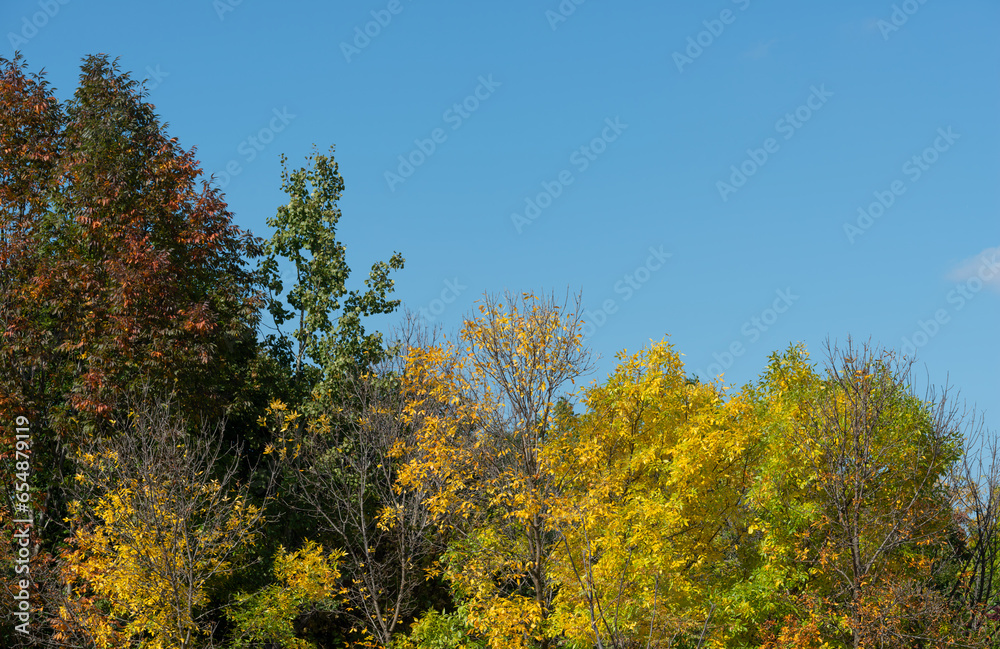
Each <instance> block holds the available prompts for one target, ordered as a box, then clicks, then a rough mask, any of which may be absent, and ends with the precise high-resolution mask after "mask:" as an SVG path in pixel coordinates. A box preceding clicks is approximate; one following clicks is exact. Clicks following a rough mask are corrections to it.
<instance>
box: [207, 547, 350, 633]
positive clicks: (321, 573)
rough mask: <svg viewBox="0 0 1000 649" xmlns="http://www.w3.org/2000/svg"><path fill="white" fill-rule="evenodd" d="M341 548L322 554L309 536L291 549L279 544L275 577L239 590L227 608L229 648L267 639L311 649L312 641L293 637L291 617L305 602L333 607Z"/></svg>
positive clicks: (315, 605) (293, 619)
mask: <svg viewBox="0 0 1000 649" xmlns="http://www.w3.org/2000/svg"><path fill="white" fill-rule="evenodd" d="M341 556H342V554H341V553H339V552H332V553H329V554H326V553H324V552H323V546H322V545H318V544H316V543H314V542H312V541H306V543H305V545H304V546H303V547H302V548H301V549H299V550H296V551H295V552H287V551H286V550H285V548H283V547H280V546H279V548H278V553H277V555H276V556H275V557H274V580H275V582H274V583H273V584H271V585H269V586H266V587H264V588H263V589H261V590H259V591H257V592H256V593H253V594H252V595H246V594H243V593H241V594H238V595H237V603H236V604H234V605H232V606H230V607H229V609H228V610H227V612H226V615H227V616H228V617H229V619H230V620H231V621H232V622H233V623H234V624H235V625H236V632H235V634H234V636H235V637H234V640H233V643H232V647H233V649H248V648H250V647H254V646H262V645H266V644H267V643H271V644H273V645H277V646H279V647H282V648H283V649H311V648H313V647H315V646H316V645H315V644H314V643H312V642H309V641H307V640H304V639H302V638H299V637H297V635H296V633H295V625H294V622H295V619H296V618H297V617H298V616H299V615H301V614H302V613H303V612H304V611H305V610H306V609H307V608H309V607H325V608H327V609H330V608H332V607H333V606H334V605H335V602H334V595H335V594H336V581H337V579H338V578H339V577H340V573H339V572H338V570H337V565H336V564H337V560H338V559H339V558H340V557H341Z"/></svg>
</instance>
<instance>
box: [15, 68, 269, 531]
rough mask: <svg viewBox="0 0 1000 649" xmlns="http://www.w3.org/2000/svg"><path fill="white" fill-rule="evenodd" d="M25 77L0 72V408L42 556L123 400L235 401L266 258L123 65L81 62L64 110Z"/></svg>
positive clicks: (218, 411)
mask: <svg viewBox="0 0 1000 649" xmlns="http://www.w3.org/2000/svg"><path fill="white" fill-rule="evenodd" d="M23 67H24V66H23V64H21V62H20V59H19V58H15V60H14V61H6V60H3V61H0V68H2V70H3V72H2V76H0V83H2V88H0V100H2V101H3V102H4V110H3V111H0V112H2V115H3V117H2V118H0V129H3V132H2V136H3V140H2V146H0V174H2V175H3V187H2V191H0V220H2V222H0V233H2V242H0V267H2V269H3V276H2V279H0V291H2V295H0V323H2V326H3V337H4V345H3V347H2V349H3V351H2V354H4V357H5V361H9V362H4V363H3V364H2V367H0V403H2V404H4V405H12V404H16V406H15V407H16V408H17V409H19V411H21V412H23V414H25V415H26V416H28V417H29V419H30V420H31V421H32V422H33V426H34V427H35V431H36V432H35V437H34V449H33V450H34V466H35V469H36V471H37V473H36V483H37V484H38V485H39V489H38V493H39V494H44V497H43V498H42V501H41V502H40V503H37V505H38V507H37V509H39V510H40V512H39V516H38V522H39V524H40V525H39V526H40V529H41V530H43V532H44V534H45V536H46V538H47V546H48V545H51V543H52V542H53V540H54V538H55V537H56V536H57V534H56V532H54V531H53V530H52V529H51V526H56V527H61V526H62V518H63V514H64V513H65V512H64V510H63V502H62V501H63V496H62V491H63V489H64V486H65V485H64V482H65V476H66V474H69V473H72V467H71V463H70V461H69V458H70V457H71V456H72V455H73V453H74V451H75V449H76V448H77V446H78V445H79V444H80V443H81V442H82V440H83V439H85V438H86V437H87V436H90V435H94V434H97V433H99V432H101V431H102V430H107V429H108V428H109V427H110V424H109V418H110V416H111V412H112V410H113V408H114V407H115V405H116V403H117V402H118V401H119V399H120V398H121V397H122V396H123V395H125V394H127V393H129V392H134V391H136V390H139V389H140V386H142V385H144V384H146V383H149V384H151V385H153V386H155V388H156V389H157V390H158V391H161V392H173V393H175V394H176V400H177V405H178V406H179V407H181V408H182V409H184V410H185V411H186V412H187V413H188V414H191V415H192V416H208V417H213V418H218V417H219V416H221V415H222V414H223V413H224V412H225V410H226V409H227V408H228V407H229V406H230V405H231V404H232V402H233V401H234V400H235V399H236V395H237V393H238V392H239V390H240V385H241V383H242V381H243V377H241V374H240V373H241V369H242V368H244V367H245V366H246V361H247V359H249V358H251V357H252V356H253V354H254V353H255V350H256V331H255V330H256V326H257V323H258V321H259V309H260V307H261V306H262V302H261V300H260V296H259V295H258V293H259V290H258V289H259V288H260V287H259V285H258V283H257V279H256V277H255V275H254V274H253V273H252V272H250V271H249V270H248V269H247V268H245V266H244V263H245V261H246V259H247V258H253V257H254V256H256V255H258V254H259V253H260V248H259V242H258V241H257V240H256V239H254V238H253V237H250V236H249V235H247V234H245V233H244V232H242V231H241V230H240V229H239V228H237V227H235V226H234V225H233V224H232V215H231V214H230V213H229V212H228V210H227V209H226V205H225V203H224V202H223V200H222V196H221V193H220V192H219V190H218V189H214V188H211V187H210V186H209V185H208V183H206V182H205V181H202V182H201V183H200V185H199V183H198V180H199V178H198V177H199V175H200V174H201V171H200V169H199V168H198V164H197V161H196V160H195V159H194V151H193V150H184V149H182V148H181V147H180V145H179V144H178V143H177V140H176V139H175V138H170V137H168V136H167V135H166V133H165V128H164V126H163V125H161V124H160V122H159V121H158V119H157V117H156V115H155V113H154V111H153V107H152V106H151V105H150V104H148V103H147V102H145V101H144V100H143V91H142V89H141V87H140V86H139V84H137V83H136V82H135V81H133V80H132V79H131V78H130V77H129V75H128V74H125V73H122V72H120V71H119V69H118V67H117V64H116V63H114V62H111V61H109V60H108V58H107V57H105V56H90V57H87V58H86V59H85V60H84V63H83V66H82V70H81V76H80V84H79V87H78V88H77V90H76V92H75V94H74V97H73V99H71V100H70V101H68V102H66V103H65V104H64V105H62V106H61V105H60V104H59V103H58V102H57V101H56V100H55V98H54V97H52V96H50V94H49V90H48V87H47V85H46V83H45V82H44V77H42V76H41V75H39V76H38V77H34V78H29V77H27V76H26V75H25V74H24V72H23Z"/></svg>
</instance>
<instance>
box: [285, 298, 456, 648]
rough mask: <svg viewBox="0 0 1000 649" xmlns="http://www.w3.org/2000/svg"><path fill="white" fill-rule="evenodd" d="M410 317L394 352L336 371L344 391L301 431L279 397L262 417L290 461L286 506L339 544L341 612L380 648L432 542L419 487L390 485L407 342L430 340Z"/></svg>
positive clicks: (406, 441)
mask: <svg viewBox="0 0 1000 649" xmlns="http://www.w3.org/2000/svg"><path fill="white" fill-rule="evenodd" d="M433 335H434V334H433V332H427V331H425V330H424V329H422V328H421V327H420V326H419V325H418V324H417V322H416V320H415V319H414V318H409V319H407V320H405V321H404V325H403V326H402V327H400V329H399V330H398V331H397V333H396V341H397V342H396V344H394V345H393V347H395V348H397V349H398V350H399V351H398V353H395V354H393V355H392V356H390V357H388V358H386V359H385V360H383V361H381V362H380V363H378V364H376V365H375V366H373V367H372V368H371V369H370V370H369V371H368V372H367V373H365V374H362V375H360V376H356V377H351V376H347V377H344V378H343V379H342V383H341V385H342V389H343V390H344V392H345V394H347V395H348V398H347V399H346V400H345V402H344V405H343V406H341V407H337V408H329V407H328V408H326V409H323V410H322V413H323V414H322V415H320V416H319V417H317V418H315V419H314V420H312V421H310V422H309V423H308V424H307V425H306V426H305V429H304V432H303V433H302V434H298V433H297V431H298V430H299V427H298V426H297V425H295V420H296V419H297V418H298V417H299V415H298V413H295V414H292V413H289V412H288V411H287V409H286V408H284V406H283V404H273V405H272V407H271V408H270V409H269V411H270V412H269V418H271V419H272V420H273V421H274V425H275V428H278V429H283V430H284V433H283V435H282V436H283V437H284V438H285V444H284V448H283V450H285V451H286V454H287V455H288V456H289V457H290V461H291V464H292V467H293V468H295V469H298V475H297V476H296V477H297V479H296V480H295V482H294V487H293V488H294V492H293V493H292V494H291V497H290V498H288V499H287V502H288V503H289V506H291V507H295V508H298V509H299V510H301V511H302V512H304V513H305V514H306V515H307V516H308V517H309V519H310V520H311V522H312V524H313V525H314V526H316V533H317V534H318V535H319V536H320V537H321V538H324V539H327V540H329V542H330V543H331V544H332V545H333V546H334V547H337V548H338V549H340V550H341V551H343V553H344V557H343V559H342V561H341V570H342V572H343V575H344V586H343V592H344V595H345V599H346V606H345V607H344V609H343V611H342V612H343V614H344V615H345V616H347V617H348V618H350V619H351V620H352V623H353V624H356V625H357V626H358V627H359V628H363V629H365V632H366V633H367V635H368V636H369V637H370V638H373V639H374V640H375V641H377V642H379V643H380V644H382V645H384V646H388V645H389V644H390V643H391V641H392V638H393V636H394V635H395V634H396V633H398V632H399V631H400V630H401V628H402V627H403V625H404V623H406V622H407V621H409V620H410V619H412V617H413V615H414V614H415V613H416V612H418V610H420V609H421V608H422V607H423V606H425V605H426V602H425V601H424V600H425V598H426V596H427V591H428V589H427V587H426V585H425V584H427V581H428V579H427V577H428V572H427V571H428V569H429V568H430V566H431V563H432V561H433V559H434V556H435V552H436V551H438V550H439V549H440V548H439V547H438V544H437V543H436V542H435V540H434V533H433V529H432V525H431V523H432V520H431V516H430V514H429V512H428V509H427V507H426V505H425V504H424V493H423V492H422V491H415V490H412V489H403V488H400V485H399V484H398V483H397V476H398V473H399V468H400V467H401V466H402V465H404V464H406V462H408V460H409V459H410V457H409V456H408V455H407V454H406V453H405V451H402V449H405V448H412V447H413V441H414V429H413V426H411V425H410V424H408V423H407V422H406V421H405V417H404V409H405V405H406V398H407V397H406V393H405V392H404V388H403V385H402V376H403V373H404V371H405V362H406V360H405V359H406V356H407V351H406V350H408V349H410V348H412V347H415V346H417V347H421V348H422V347H426V346H429V345H430V344H432V343H433V340H434V338H433Z"/></svg>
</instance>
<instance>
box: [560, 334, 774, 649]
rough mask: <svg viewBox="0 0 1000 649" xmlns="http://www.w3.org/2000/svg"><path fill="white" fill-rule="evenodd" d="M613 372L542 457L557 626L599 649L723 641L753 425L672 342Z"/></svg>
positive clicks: (566, 420) (628, 359)
mask: <svg viewBox="0 0 1000 649" xmlns="http://www.w3.org/2000/svg"><path fill="white" fill-rule="evenodd" d="M618 360H619V363H618V366H617V367H616V368H615V371H614V372H613V373H612V375H611V376H609V377H608V379H607V381H606V382H604V383H603V384H601V385H597V386H594V387H592V388H591V389H589V390H587V392H586V394H585V397H584V399H583V405H584V406H585V410H584V412H583V413H582V414H580V415H578V416H566V417H563V418H561V420H560V422H559V424H560V425H558V426H556V427H555V428H554V430H553V432H552V433H551V434H550V435H549V437H548V439H547V440H546V444H545V449H544V455H543V458H544V466H545V470H546V472H547V473H548V474H549V475H551V476H552V479H553V485H554V490H553V491H554V492H555V493H556V494H557V496H556V497H555V498H553V499H552V503H553V504H552V505H550V512H551V513H550V521H551V522H550V524H551V525H552V527H553V528H554V529H555V530H556V531H557V534H558V539H559V543H558V545H557V549H558V552H556V553H555V555H554V558H553V561H551V565H550V568H549V570H550V575H551V576H550V578H551V579H553V580H554V581H555V582H556V583H558V584H559V589H558V596H557V598H556V600H555V604H556V609H557V615H556V622H557V625H558V627H559V628H560V629H561V630H562V632H563V634H565V636H566V637H567V638H569V639H571V640H572V641H574V642H577V643H579V644H580V645H581V646H585V645H592V646H597V647H601V648H602V649H604V648H622V649H624V648H626V647H637V646H646V647H671V646H679V645H680V644H683V643H690V646H695V645H697V646H701V645H703V644H704V643H705V642H706V641H708V640H720V639H722V638H724V637H725V635H726V634H725V632H720V631H719V630H718V628H719V627H721V626H722V624H721V622H723V621H724V620H725V615H724V614H722V613H723V611H722V609H724V608H725V592H726V589H727V587H728V586H729V585H730V584H731V583H732V582H733V581H734V580H735V579H736V578H737V575H735V574H734V573H735V571H734V570H733V568H732V566H731V565H729V564H731V560H732V559H733V558H734V556H736V552H737V547H738V545H739V543H740V542H741V540H742V536H744V535H745V533H746V526H747V521H746V517H745V512H743V511H741V508H740V505H741V502H742V500H743V498H744V496H745V493H746V491H747V489H748V486H749V484H750V482H751V480H752V471H748V464H749V463H750V458H752V457H753V451H754V450H755V445H756V440H757V437H758V435H757V431H756V430H755V427H754V422H753V420H752V419H749V418H747V417H745V416H742V415H745V412H743V411H742V410H741V407H742V405H741V404H740V403H739V402H738V401H729V402H726V401H724V400H723V398H722V394H721V391H720V390H719V389H718V388H717V386H715V385H713V384H702V383H697V382H691V381H688V380H687V378H686V377H685V374H684V369H683V364H682V362H681V359H680V355H679V354H678V353H677V352H675V351H674V350H673V348H672V347H671V346H670V345H669V344H667V343H666V342H660V343H655V344H652V345H651V346H650V347H649V348H647V349H643V350H641V351H639V352H637V353H635V354H632V355H627V354H625V353H624V352H622V353H621V354H619V356H618ZM685 646H686V645H685Z"/></svg>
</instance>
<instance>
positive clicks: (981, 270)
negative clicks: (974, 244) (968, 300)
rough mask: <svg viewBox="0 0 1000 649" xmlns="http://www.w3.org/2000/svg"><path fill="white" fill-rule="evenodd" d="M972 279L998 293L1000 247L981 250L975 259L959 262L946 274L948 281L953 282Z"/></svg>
mask: <svg viewBox="0 0 1000 649" xmlns="http://www.w3.org/2000/svg"><path fill="white" fill-rule="evenodd" d="M974 277H976V278H979V279H980V280H981V281H982V282H983V284H984V285H985V286H989V287H991V288H992V289H994V290H996V291H1000V246H997V247H995V248H987V249H986V250H983V251H982V252H981V253H979V254H978V255H976V256H975V257H970V258H969V259H966V260H965V261H962V262H960V263H959V264H957V265H956V266H955V267H954V268H953V269H952V270H951V271H950V272H949V273H948V279H950V280H952V281H954V282H965V281H969V280H971V279H972V278H974Z"/></svg>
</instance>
